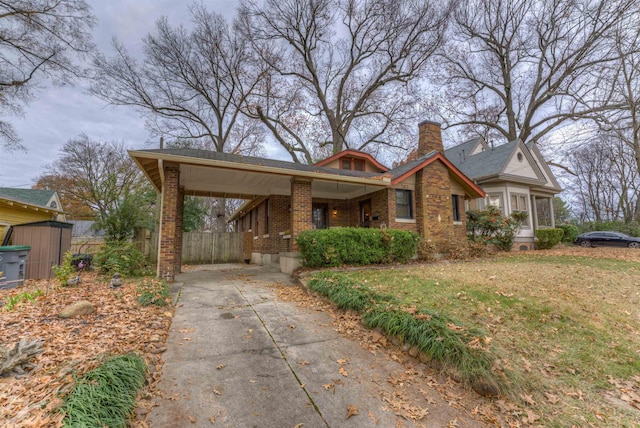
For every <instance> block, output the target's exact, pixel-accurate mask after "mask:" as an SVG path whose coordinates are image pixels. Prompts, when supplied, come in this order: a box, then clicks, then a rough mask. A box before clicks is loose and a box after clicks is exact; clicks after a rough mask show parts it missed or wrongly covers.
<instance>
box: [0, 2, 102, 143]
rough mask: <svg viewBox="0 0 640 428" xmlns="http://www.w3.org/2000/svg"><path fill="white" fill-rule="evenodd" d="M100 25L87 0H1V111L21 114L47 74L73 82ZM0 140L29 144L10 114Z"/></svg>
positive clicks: (0, 130) (2, 123)
mask: <svg viewBox="0 0 640 428" xmlns="http://www.w3.org/2000/svg"><path fill="white" fill-rule="evenodd" d="M94 25H95V18H94V17H93V15H92V14H91V9H90V7H89V6H88V5H87V3H86V1H84V0H12V1H0V114H1V115H2V116H6V115H10V114H21V113H22V112H23V105H24V104H25V103H27V102H29V101H30V100H31V99H32V98H33V96H34V91H35V89H36V88H37V86H38V85H39V84H40V83H41V82H43V81H44V80H45V79H47V78H52V79H53V80H54V82H55V83H70V82H72V81H73V80H74V79H75V78H76V77H78V76H79V75H80V74H81V68H80V67H79V65H78V64H79V62H78V61H76V60H77V59H78V58H77V56H83V55H84V54H87V53H89V52H90V51H91V50H92V48H93V45H92V43H91V29H92V28H93V26H94ZM0 142H1V143H2V144H3V145H4V147H5V148H7V149H18V148H23V146H22V144H21V143H20V138H19V136H18V134H17V133H16V131H15V129H14V127H13V126H12V125H11V123H10V122H8V121H7V120H6V119H3V120H0Z"/></svg>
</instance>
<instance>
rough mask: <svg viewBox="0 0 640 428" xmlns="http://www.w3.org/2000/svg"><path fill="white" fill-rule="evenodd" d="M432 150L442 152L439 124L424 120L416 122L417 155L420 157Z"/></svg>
mask: <svg viewBox="0 0 640 428" xmlns="http://www.w3.org/2000/svg"><path fill="white" fill-rule="evenodd" d="M434 150H435V151H437V152H440V153H444V147H443V146H442V131H441V129H440V124H439V123H437V122H431V121H430V120H425V121H424V122H421V123H420V124H418V157H422V156H424V155H426V154H427V153H429V152H432V151H434Z"/></svg>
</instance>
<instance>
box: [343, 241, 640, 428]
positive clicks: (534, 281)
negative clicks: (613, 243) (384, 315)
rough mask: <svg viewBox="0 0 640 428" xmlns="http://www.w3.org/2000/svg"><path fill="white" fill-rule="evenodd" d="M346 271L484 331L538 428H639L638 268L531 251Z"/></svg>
mask: <svg viewBox="0 0 640 428" xmlns="http://www.w3.org/2000/svg"><path fill="white" fill-rule="evenodd" d="M348 275H349V277H350V278H351V279H353V280H355V281H356V282H358V283H361V284H366V285H367V286H368V287H370V288H372V289H373V290H374V291H375V292H377V293H380V294H383V295H393V296H395V297H396V298H397V299H398V300H399V305H400V307H405V308H412V310H414V309H417V310H418V311H431V312H433V311H435V313H441V314H443V315H445V316H447V317H448V318H450V319H453V320H455V321H456V324H460V325H463V326H465V327H467V328H471V329H479V330H481V331H486V332H487V334H488V335H489V336H490V342H491V344H492V351H493V352H494V353H495V355H496V356H497V360H496V362H495V369H496V370H498V371H504V372H506V373H508V374H509V379H510V382H511V383H510V384H509V388H508V392H507V398H508V399H509V400H511V401H513V402H515V403H517V405H518V406H519V407H520V408H521V409H522V411H523V412H525V413H523V415H526V411H529V412H532V414H533V416H531V414H529V416H528V421H529V422H532V421H533V422H535V423H534V425H535V424H541V425H544V426H557V427H567V426H572V425H575V426H588V424H593V426H629V427H632V426H640V410H638V409H637V408H634V406H636V407H639V406H640V402H636V401H634V397H635V396H637V395H638V394H640V264H638V263H637V262H634V261H623V260H614V259H606V258H597V259H596V258H591V257H584V256H575V255H539V254H538V253H526V254H517V255H509V256H506V257H501V258H497V259H487V260H482V261H474V262H458V263H437V264H432V265H420V266H409V267H404V268H396V269H386V270H362V271H355V272H351V273H349V274H348ZM633 394H636V395H633ZM537 417H540V419H536V418H537Z"/></svg>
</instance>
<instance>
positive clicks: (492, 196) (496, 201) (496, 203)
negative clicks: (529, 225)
mask: <svg viewBox="0 0 640 428" xmlns="http://www.w3.org/2000/svg"><path fill="white" fill-rule="evenodd" d="M490 206H491V207H496V208H497V209H499V210H500V211H504V210H503V204H502V193H489V194H488V195H487V207H490Z"/></svg>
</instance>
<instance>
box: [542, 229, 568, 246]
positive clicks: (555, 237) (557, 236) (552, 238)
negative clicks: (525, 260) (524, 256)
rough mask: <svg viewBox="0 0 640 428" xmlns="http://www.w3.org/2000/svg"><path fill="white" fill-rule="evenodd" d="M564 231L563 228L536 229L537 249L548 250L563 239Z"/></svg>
mask: <svg viewBox="0 0 640 428" xmlns="http://www.w3.org/2000/svg"><path fill="white" fill-rule="evenodd" d="M563 235H564V231H563V230H562V229H558V228H555V229H538V230H536V238H537V242H536V249H538V250H548V249H550V248H553V247H555V246H556V245H558V244H559V243H560V241H561V240H562V236H563Z"/></svg>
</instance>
